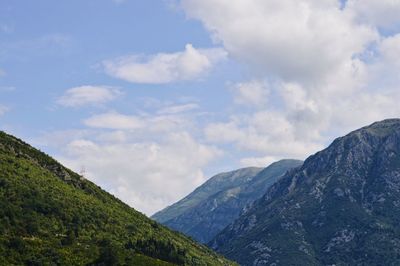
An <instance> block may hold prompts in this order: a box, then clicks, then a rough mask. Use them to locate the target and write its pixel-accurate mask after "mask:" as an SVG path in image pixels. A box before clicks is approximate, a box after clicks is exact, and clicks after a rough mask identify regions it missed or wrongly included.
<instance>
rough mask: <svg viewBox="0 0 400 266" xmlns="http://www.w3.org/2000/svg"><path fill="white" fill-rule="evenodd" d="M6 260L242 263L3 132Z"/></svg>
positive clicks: (0, 231)
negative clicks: (132, 206) (141, 211)
mask: <svg viewBox="0 0 400 266" xmlns="http://www.w3.org/2000/svg"><path fill="white" fill-rule="evenodd" d="M110 178H112V177H110ZM0 265H146V266H147V265H235V263H233V262H230V261H228V260H226V259H224V258H223V257H222V256H219V255H217V254H216V253H214V252H213V251H211V250H210V249H208V248H207V247H205V246H203V245H201V244H198V243H196V242H195V241H193V240H191V239H189V238H187V237H185V236H184V235H182V234H179V233H177V232H173V231H171V230H169V229H168V228H166V227H164V226H162V225H160V224H159V223H157V222H154V221H152V220H151V219H149V218H147V217H146V216H145V215H143V214H141V213H139V212H137V211H135V210H134V209H132V208H130V207H129V206H128V205H126V204H124V203H123V202H121V201H120V200H118V199H117V198H115V197H114V196H112V195H111V194H109V193H107V192H105V191H104V190H102V189H101V188H100V187H98V186H97V185H95V184H93V183H92V182H90V181H88V180H86V179H85V178H84V177H83V176H80V175H78V174H76V173H74V172H72V171H71V170H69V169H67V168H66V167H64V166H62V165H61V164H60V163H58V162H57V161H55V160H54V159H52V158H51V157H49V156H47V155H46V154H44V153H42V152H40V151H38V150H36V149H35V148H33V147H31V146H29V145H28V144H26V143H24V142H23V141H21V140H20V139H17V138H15V137H13V136H10V135H7V134H6V133H4V132H0Z"/></svg>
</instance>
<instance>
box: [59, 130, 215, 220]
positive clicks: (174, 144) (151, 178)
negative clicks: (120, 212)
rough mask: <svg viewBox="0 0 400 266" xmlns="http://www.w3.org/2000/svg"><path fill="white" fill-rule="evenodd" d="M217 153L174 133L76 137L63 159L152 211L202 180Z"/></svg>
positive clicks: (125, 199)
mask: <svg viewBox="0 0 400 266" xmlns="http://www.w3.org/2000/svg"><path fill="white" fill-rule="evenodd" d="M219 155H220V151H219V150H218V149H216V148H214V147H212V146H206V145H203V144H200V143H198V142H196V141H195V140H194V139H193V138H192V137H191V136H190V135H189V133H187V132H176V133H170V134H167V135H166V136H165V137H161V136H160V138H159V140H158V141H155V140H153V141H143V140H141V141H135V140H132V139H130V140H129V139H125V140H124V141H122V142H111V143H110V142H107V143H103V142H100V141H94V140H89V139H75V140H73V141H71V142H69V143H68V144H67V146H66V150H65V154H64V157H63V158H61V161H62V162H64V163H65V164H66V165H67V166H69V167H71V168H72V169H75V170H77V171H79V169H81V168H82V166H84V167H85V169H86V170H87V174H86V175H87V178H89V179H91V180H93V181H94V182H96V184H99V185H101V186H102V187H104V188H106V189H107V190H109V191H110V192H112V193H114V194H115V195H117V196H118V197H119V198H121V199H122V200H123V201H124V202H126V203H128V204H130V205H131V206H133V207H134V208H136V209H138V210H140V211H142V212H144V213H146V214H148V215H150V214H153V213H154V212H155V211H158V210H160V209H161V208H163V207H165V206H166V205H168V204H172V203H173V202H175V201H176V200H178V199H180V198H181V197H183V196H185V195H186V194H187V193H189V192H190V191H191V190H192V189H193V188H194V187H196V186H198V185H200V184H201V183H202V182H204V181H205V176H204V174H203V172H202V168H203V167H204V166H205V165H206V164H208V163H209V162H210V161H212V160H214V159H215V158H217V157H218V156H219Z"/></svg>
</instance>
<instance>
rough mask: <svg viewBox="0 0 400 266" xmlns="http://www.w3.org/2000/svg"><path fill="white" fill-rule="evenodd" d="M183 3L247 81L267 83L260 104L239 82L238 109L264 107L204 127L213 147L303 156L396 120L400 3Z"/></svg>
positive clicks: (256, 88) (263, 154)
mask: <svg viewBox="0 0 400 266" xmlns="http://www.w3.org/2000/svg"><path fill="white" fill-rule="evenodd" d="M180 5H181V7H182V8H183V10H184V11H185V13H186V14H187V15H188V17H190V18H193V19H197V20H200V21H201V22H202V23H203V25H204V26H205V28H206V29H207V30H208V31H209V32H210V35H211V36H212V37H213V39H214V41H215V42H216V43H218V44H222V45H223V46H224V49H225V50H226V51H227V52H228V53H229V54H230V55H231V56H232V57H233V58H234V59H236V60H237V61H238V62H241V63H243V64H244V65H246V66H248V67H249V69H250V73H249V74H250V78H251V76H253V78H255V80H261V81H262V82H263V84H268V86H267V88H268V90H264V95H262V96H261V94H262V93H261V92H262V90H261V89H260V86H249V84H250V85H252V84H254V83H252V82H253V81H250V82H246V81H243V82H240V83H239V84H238V85H237V86H236V88H235V89H234V90H233V94H234V100H235V102H236V103H253V104H256V103H259V102H262V101H266V104H261V105H259V106H260V107H261V108H258V109H256V110H253V112H251V113H243V112H242V111H243V110H242V109H240V108H233V111H231V113H230V114H229V117H228V118H225V119H224V120H223V121H219V122H216V121H215V122H213V123H211V124H209V125H208V126H207V127H205V135H206V136H207V139H208V140H209V141H211V142H213V143H218V142H222V143H231V144H232V145H234V146H235V147H237V148H238V149H240V150H247V151H253V152H257V153H258V154H260V158H262V157H266V158H268V157H271V156H272V157H273V158H282V157H295V158H304V157H306V156H307V155H309V154H310V153H311V152H314V151H316V150H318V149H320V148H321V147H323V146H324V145H326V144H327V143H328V142H329V141H330V140H331V139H332V138H333V137H335V136H337V135H340V134H343V133H346V132H347V131H348V130H352V129H355V128H357V127H359V126H362V125H365V124H368V123H371V122H374V121H375V120H381V119H385V118H387V117H396V116H397V117H398V116H400V109H399V108H398V107H397V106H396V105H397V104H396V103H397V102H398V101H399V100H400V94H399V93H398V91H399V85H400V78H399V75H398V73H397V72H398V67H399V62H400V51H399V47H400V46H399V44H400V42H399V40H400V38H399V37H398V35H396V34H397V33H398V32H400V25H398V22H399V21H400V19H399V16H398V13H399V10H398V8H399V6H400V2H398V1H389V0H388V1H373V0H371V1H369V0H367V1H361V0H349V1H346V3H345V4H343V3H342V2H341V1H337V0H328V1H317V0H271V1H263V0H250V1H247V0H236V1H228V0H217V1H212V0H201V1H200V0H181V1H180ZM388 30H390V31H388ZM266 91H267V92H268V93H266ZM256 95H259V96H257V97H256ZM259 97H260V99H259ZM271 99H272V100H271ZM264 103H265V102H264ZM255 158H259V157H255ZM245 162H250V161H249V160H245Z"/></svg>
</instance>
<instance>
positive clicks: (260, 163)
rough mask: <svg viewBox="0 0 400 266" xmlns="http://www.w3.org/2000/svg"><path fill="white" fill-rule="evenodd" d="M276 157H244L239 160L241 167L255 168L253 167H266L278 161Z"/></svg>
mask: <svg viewBox="0 0 400 266" xmlns="http://www.w3.org/2000/svg"><path fill="white" fill-rule="evenodd" d="M278 160H279V159H277V158H276V157H272V156H263V157H245V158H243V159H241V160H240V163H241V164H242V166H243V167H248V166H253V167H254V166H255V167H266V166H268V165H270V164H271V163H273V162H276V161H278Z"/></svg>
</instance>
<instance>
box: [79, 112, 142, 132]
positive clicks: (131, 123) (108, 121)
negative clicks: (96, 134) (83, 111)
mask: <svg viewBox="0 0 400 266" xmlns="http://www.w3.org/2000/svg"><path fill="white" fill-rule="evenodd" d="M84 124H85V125H86V126H89V127H94V128H107V129H136V128H141V127H143V126H144V125H143V123H142V121H141V119H140V118H138V117H136V116H128V115H123V114H119V113H117V112H109V113H104V114H99V115H94V116H92V117H90V118H88V119H86V120H84Z"/></svg>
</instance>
